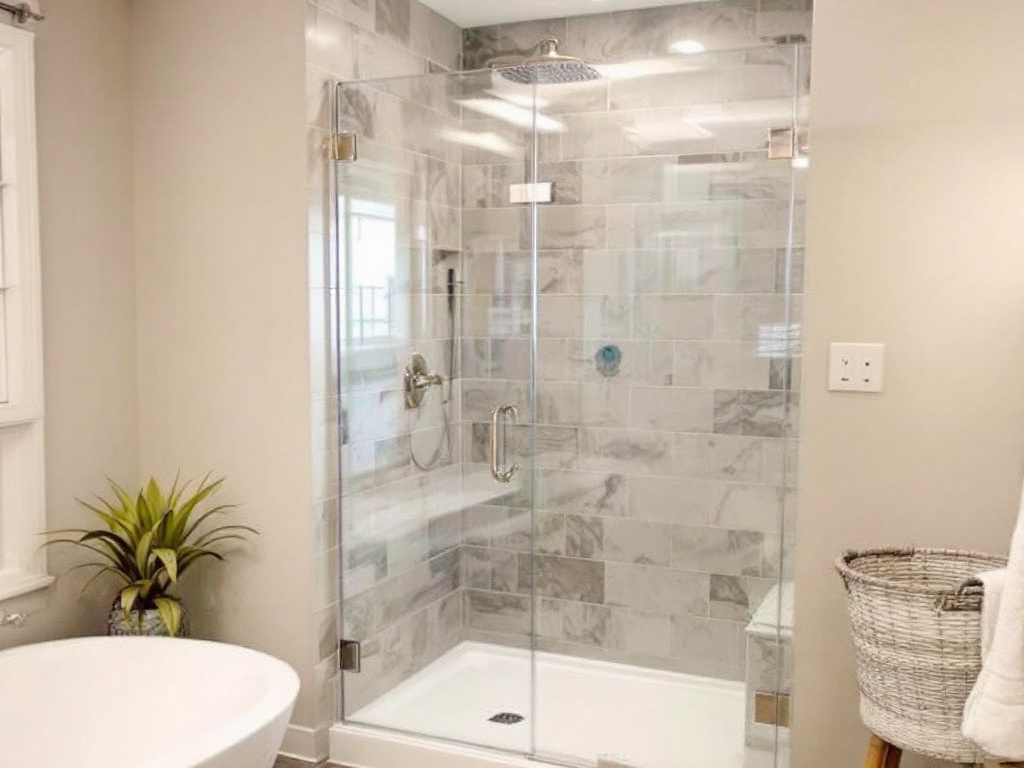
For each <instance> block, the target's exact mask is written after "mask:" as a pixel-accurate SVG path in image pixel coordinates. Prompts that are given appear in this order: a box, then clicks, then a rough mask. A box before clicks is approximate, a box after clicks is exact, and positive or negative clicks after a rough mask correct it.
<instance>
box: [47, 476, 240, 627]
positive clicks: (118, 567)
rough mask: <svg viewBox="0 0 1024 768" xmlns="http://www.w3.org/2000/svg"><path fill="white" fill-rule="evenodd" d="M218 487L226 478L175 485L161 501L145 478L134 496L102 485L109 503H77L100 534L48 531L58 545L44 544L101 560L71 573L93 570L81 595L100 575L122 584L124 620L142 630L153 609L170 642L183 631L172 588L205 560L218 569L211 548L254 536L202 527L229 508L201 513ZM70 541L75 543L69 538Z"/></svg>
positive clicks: (220, 556) (80, 530)
mask: <svg viewBox="0 0 1024 768" xmlns="http://www.w3.org/2000/svg"><path fill="white" fill-rule="evenodd" d="M223 482H224V478H220V479H218V480H214V481H212V482H211V481H210V475H206V476H205V477H204V478H203V479H202V480H200V481H199V484H198V486H197V487H196V489H195V491H194V492H190V491H189V486H190V485H191V481H190V482H186V483H184V484H181V485H179V483H178V479H177V478H175V480H174V483H173V484H172V485H171V488H170V490H168V491H167V492H166V493H165V492H164V490H163V489H162V488H161V487H160V484H159V483H158V482H157V481H156V479H155V478H152V477H151V478H150V479H149V481H148V482H147V483H146V484H145V486H143V487H142V488H141V489H140V490H139V492H138V495H137V496H133V495H132V494H130V493H128V491H126V490H125V489H124V488H122V487H121V486H120V485H118V484H117V483H116V482H114V481H113V480H110V479H109V478H108V480H107V483H108V484H109V486H110V490H111V491H112V497H111V498H103V497H102V496H97V497H96V500H95V502H88V501H83V500H82V499H76V501H78V502H79V503H80V504H82V505H83V506H84V507H86V508H87V509H89V510H90V511H91V512H93V513H94V514H95V515H96V516H97V517H99V518H100V520H102V521H103V523H104V524H105V526H106V527H105V528H94V529H88V528H64V529H60V530H54V531H47V532H46V534H45V535H48V536H58V537H59V538H53V539H50V540H49V541H47V542H46V545H52V544H72V545H75V546H78V547H82V548H84V549H88V550H89V551H90V552H93V553H95V554H96V555H99V556H100V558H101V561H100V562H90V563H81V564H80V565H77V566H75V567H74V568H72V569H71V570H77V569H79V568H96V569H97V571H96V573H95V574H93V575H92V577H90V578H89V580H88V581H87V582H86V583H85V585H84V586H83V587H82V589H83V591H84V590H86V589H88V587H89V586H90V585H91V584H92V583H93V582H94V581H96V579H98V578H99V577H100V576H102V575H103V574H105V573H107V574H113V575H114V576H115V577H116V578H117V579H119V580H120V581H121V582H123V583H124V586H122V587H121V591H120V597H119V600H120V606H121V610H122V611H123V612H124V615H125V616H126V617H129V616H131V615H132V614H133V613H134V614H135V615H137V617H138V620H139V625H140V626H141V623H142V615H143V613H144V611H146V610H149V609H155V610H156V611H157V612H158V614H159V616H160V620H161V621H162V622H163V625H164V627H165V628H166V629H167V631H168V634H170V636H171V637H176V636H178V634H179V633H180V632H181V629H182V607H181V602H180V598H178V597H177V596H175V595H173V594H171V592H172V590H173V589H174V588H175V587H176V585H177V584H178V580H179V579H180V578H181V577H182V576H183V575H184V574H185V573H186V572H187V571H188V570H190V569H191V567H192V566H193V565H195V564H196V563H197V562H199V561H200V560H202V559H203V558H214V559H215V560H219V561H223V560H224V555H223V554H222V553H221V552H219V551H218V550H217V548H216V545H218V544H222V543H223V542H225V541H230V540H241V541H247V540H248V534H257V535H258V534H259V531H257V530H256V529H255V528H250V527H249V526H247V525H217V526H210V525H206V526H204V525H203V524H204V523H205V522H206V521H207V520H209V519H210V518H212V517H213V516H215V515H221V514H225V513H226V512H227V511H228V510H229V509H232V508H233V507H234V505H232V504H221V505H218V506H214V507H211V508H209V509H206V510H205V511H200V510H199V506H200V505H201V504H202V503H203V502H204V501H206V500H207V499H208V498H209V497H210V496H212V495H213V494H214V493H216V491H217V489H218V488H220V486H221V484H222V483H223ZM69 534H78V537H77V538H69V537H68V535H69ZM115 605H117V601H116V600H115Z"/></svg>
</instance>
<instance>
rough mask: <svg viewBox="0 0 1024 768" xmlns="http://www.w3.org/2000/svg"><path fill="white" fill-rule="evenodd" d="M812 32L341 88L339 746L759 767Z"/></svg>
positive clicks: (773, 682)
mask: <svg viewBox="0 0 1024 768" xmlns="http://www.w3.org/2000/svg"><path fill="white" fill-rule="evenodd" d="M549 48H550V46H549ZM808 60H809V51H808V49H807V47H806V46H805V45H802V44H795V45H794V44H778V45H772V46H767V47H764V48H756V49H745V50H740V51H725V52H715V53H707V54H696V55H677V56H669V57H665V58H659V59H649V60H643V61H637V62H623V63H611V64H600V65H595V67H594V71H596V73H597V75H598V76H597V77H594V78H593V79H583V78H573V77H571V76H570V77H569V78H568V81H567V82H556V83H545V82H531V79H537V78H531V77H530V76H529V74H530V73H529V72H526V73H525V74H524V72H523V71H522V68H517V69H516V71H515V75H516V76H515V77H512V78H510V77H506V76H503V73H502V72H501V71H493V70H483V71H473V72H457V73H441V74H435V75H424V76H418V77H410V78H397V79H387V80H377V81H363V82H350V83H342V84H339V85H338V86H337V93H336V127H337V132H336V135H335V136H334V138H333V139H332V149H333V151H334V154H335V158H336V162H335V164H334V188H335V192H336V194H335V195H334V196H333V197H334V200H335V202H336V209H335V214H336V215H335V217H334V218H335V234H336V259H335V260H334V265H335V268H334V270H333V275H332V281H333V286H332V287H333V289H334V290H336V295H337V299H338V301H337V302H336V306H337V308H338V311H337V317H336V318H335V328H334V332H335V333H336V337H337V340H338V346H337V350H336V352H337V362H338V381H339V397H340V402H341V413H340V423H341V435H342V443H343V444H342V449H341V463H340V467H339V472H340V475H341V485H342V510H341V525H340V549H339V551H340V552H341V558H342V562H341V563H340V574H341V595H342V606H343V607H342V621H341V627H340V634H341V637H343V638H344V641H343V644H344V645H345V649H344V650H345V652H344V653H343V654H342V656H343V659H344V662H345V665H346V666H347V667H348V669H347V670H346V671H344V673H343V675H342V686H343V690H342V697H341V700H342V701H343V705H342V710H343V711H342V712H340V713H339V715H340V718H339V719H340V721H341V722H340V723H339V724H338V725H337V726H335V728H334V729H333V732H332V740H334V741H333V742H332V743H333V744H336V745H340V746H339V747H338V748H339V749H345V750H346V753H345V754H337V755H336V757H338V759H341V760H343V761H344V760H345V759H346V758H347V759H349V760H355V758H354V757H352V754H353V751H354V750H355V751H358V750H360V749H364V748H365V749H369V748H370V747H368V746H367V745H368V744H370V743H371V742H373V743H374V744H377V745H378V746H379V745H380V744H383V743H386V742H388V740H389V739H392V738H394V739H397V740H398V741H401V740H402V738H405V741H404V742H402V743H405V744H406V745H408V744H409V743H410V742H409V741H408V739H407V738H406V737H408V736H409V735H412V736H419V737H426V738H427V739H430V740H433V743H434V744H435V748H436V749H443V748H448V747H451V748H452V749H457V746H456V745H471V746H473V747H476V748H485V749H491V750H495V753H494V754H495V755H499V754H500V753H506V755H507V754H514V755H519V756H526V757H533V758H538V759H542V760H546V761H549V762H554V763H562V764H572V765H595V764H598V765H608V766H612V765H627V766H635V767H636V768H683V767H688V766H693V767H694V768H697V767H698V766H700V767H701V768H703V766H707V765H717V766H730V767H732V766H735V767H736V768H739V766H774V765H784V764H785V762H786V749H785V745H786V741H787V738H788V736H787V734H788V727H787V726H788V717H789V715H788V711H789V680H790V677H791V669H790V662H789V650H788V649H789V634H790V627H791V623H792V615H791V614H792V609H791V599H792V598H791V593H792V589H791V582H790V571H791V562H790V559H791V554H792V546H791V544H792V536H791V530H792V528H793V517H794V515H795V505H794V503H793V502H794V486H795V473H794V467H795V462H796V455H797V451H796V428H797V427H796V424H797V409H798V406H799V393H798V391H797V390H798V387H797V382H798V380H799V335H800V334H799V329H800V319H799V318H800V294H801V292H802V287H801V285H802V262H803V257H802V245H803V178H802V177H803V173H804V172H803V168H804V167H806V155H805V149H806V147H805V141H804V135H805V134H804V131H803V126H804V109H805V107H806V94H807V89H808V79H809V77H808V72H807V62H808ZM506 74H507V73H506ZM570 74H571V73H570ZM395 734H403V735H404V736H402V737H398V736H395ZM446 745H447V746H446ZM374 754H379V753H374ZM375 759H379V758H375ZM495 759H498V758H495ZM502 759H505V758H502ZM364 762H366V761H364Z"/></svg>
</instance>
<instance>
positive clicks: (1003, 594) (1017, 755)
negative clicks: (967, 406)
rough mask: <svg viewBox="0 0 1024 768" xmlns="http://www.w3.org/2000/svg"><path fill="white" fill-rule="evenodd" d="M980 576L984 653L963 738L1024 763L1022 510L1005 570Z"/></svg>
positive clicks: (1023, 495) (966, 710) (966, 712)
mask: <svg viewBox="0 0 1024 768" xmlns="http://www.w3.org/2000/svg"><path fill="white" fill-rule="evenodd" d="M1021 503H1022V504H1024V491H1022V493H1021ZM982 576H983V579H982V580H983V582H984V584H985V599H984V601H983V604H982V606H983V607H982V647H983V649H986V648H987V652H986V654H985V655H984V657H983V660H982V665H981V674H980V675H979V676H978V682H977V683H975V685H974V690H972V691H971V695H970V696H968V697H967V703H966V705H965V706H964V722H963V734H964V736H965V737H967V738H968V739H970V740H971V741H973V742H974V743H975V744H978V745H979V746H980V747H981V748H982V749H983V750H985V752H987V753H988V754H989V755H992V756H994V757H1001V758H1005V759H1007V760H1024V508H1022V509H1021V510H1020V512H1019V513H1018V517H1017V527H1016V530H1015V531H1014V534H1013V541H1012V542H1011V544H1010V559H1009V561H1008V562H1007V564H1006V569H1005V570H1004V571H1002V572H998V571H997V572H995V573H994V574H993V573H992V572H989V573H986V574H982ZM990 585H992V589H993V594H991V595H990V594H989V587H990Z"/></svg>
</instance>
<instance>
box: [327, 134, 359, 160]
mask: <svg viewBox="0 0 1024 768" xmlns="http://www.w3.org/2000/svg"><path fill="white" fill-rule="evenodd" d="M327 154H328V156H329V157H330V159H331V160H334V161H336V162H339V163H353V162H355V161H356V160H358V159H359V142H358V140H357V137H356V134H354V133H335V134H332V135H331V136H330V138H328V139H327Z"/></svg>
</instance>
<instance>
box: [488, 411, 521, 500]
mask: <svg viewBox="0 0 1024 768" xmlns="http://www.w3.org/2000/svg"><path fill="white" fill-rule="evenodd" d="M506 416H511V417H512V423H513V424H515V423H516V419H518V418H519V409H518V408H516V407H515V406H514V405H499V406H498V407H497V408H495V409H494V410H493V411H491V475H492V476H493V477H494V479H495V480H497V481H498V482H499V483H508V482H510V481H511V480H512V476H513V475H514V474H515V473H516V472H517V471H519V465H518V464H512V465H510V466H508V467H506V468H504V469H503V468H502V467H503V466H504V464H505V424H506V423H507V422H506V421H505V417H506ZM499 424H500V425H501V439H500V440H499V439H498V426H499Z"/></svg>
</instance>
